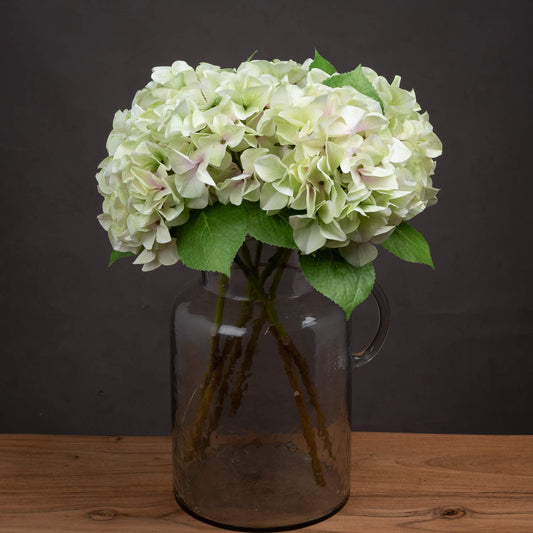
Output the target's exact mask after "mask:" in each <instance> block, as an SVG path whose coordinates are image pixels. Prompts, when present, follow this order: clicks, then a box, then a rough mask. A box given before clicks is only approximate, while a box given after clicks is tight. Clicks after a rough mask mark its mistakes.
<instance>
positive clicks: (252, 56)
mask: <svg viewBox="0 0 533 533" xmlns="http://www.w3.org/2000/svg"><path fill="white" fill-rule="evenodd" d="M255 54H257V50H254V51H253V52H252V55H251V56H250V57H249V58H248V59H247V60H246V61H245V63H247V62H248V61H251V60H252V59H253V58H254V56H255Z"/></svg>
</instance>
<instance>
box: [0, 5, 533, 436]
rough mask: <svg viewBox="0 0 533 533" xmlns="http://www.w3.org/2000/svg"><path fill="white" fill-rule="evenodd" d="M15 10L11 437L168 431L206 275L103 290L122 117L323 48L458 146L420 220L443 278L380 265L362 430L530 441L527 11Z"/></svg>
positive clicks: (3, 424) (10, 64) (8, 157)
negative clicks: (188, 322)
mask: <svg viewBox="0 0 533 533" xmlns="http://www.w3.org/2000/svg"><path fill="white" fill-rule="evenodd" d="M1 6H2V18H1V23H0V24H1V27H0V41H1V46H0V54H1V67H2V70H1V72H2V83H1V88H0V91H1V93H0V96H1V102H2V104H3V105H2V118H1V140H0V148H1V152H2V166H1V168H2V188H1V191H0V207H1V217H2V220H3V223H2V227H1V235H2V262H1V281H2V309H3V311H4V313H3V315H4V316H3V321H2V330H3V333H2V338H1V341H2V342H1V350H2V355H1V358H0V385H1V388H0V406H1V407H0V431H2V432H43V433H79V434H92V433H101V434H162V433H167V432H168V431H169V419H170V407H169V404H170V400H169V396H170V393H169V350H168V339H167V327H168V322H169V313H170V308H171V304H172V302H173V300H174V298H175V296H176V294H177V293H178V292H179V291H180V288H181V287H182V286H183V284H184V283H185V281H186V280H188V279H189V278H190V277H191V275H197V274H196V273H191V272H189V271H188V270H187V269H185V268H184V267H182V266H175V267H170V268H168V267H165V268H160V269H159V270H157V271H155V272H151V273H142V272H141V271H140V269H139V267H137V266H133V265H131V264H129V261H127V260H124V261H123V262H119V263H117V264H116V265H115V266H113V268H111V269H109V270H108V269H107V267H106V264H107V259H108V255H109V251H110V246H109V243H108V241H107V237H106V235H105V232H104V231H103V230H102V229H101V228H100V226H99V225H98V223H97V221H96V218H95V217H96V215H97V214H98V213H99V212H100V204H101V198H100V197H99V195H98V193H97V191H96V182H95V179H94V174H95V171H96V166H97V164H98V163H99V161H100V160H101V159H102V158H103V157H104V156H105V148H104V147H105V140H106V137H107V134H108V132H109V130H110V128H111V121H112V117H113V114H114V112H115V110H116V109H119V108H121V109H124V108H126V107H129V106H130V103H131V99H132V97H133V94H134V92H135V90H137V89H138V88H141V87H142V86H144V84H145V83H146V82H147V81H148V79H149V76H150V72H151V67H152V66H155V65H168V64H170V63H171V62H172V61H174V60H175V59H184V60H186V61H187V62H189V63H190V64H191V65H193V66H195V65H196V64H197V63H198V62H200V61H208V62H210V63H214V64H219V65H222V66H236V65H237V64H238V63H240V62H241V61H242V60H244V59H246V58H247V57H248V56H249V55H250V53H251V52H252V51H253V50H255V49H258V50H259V53H258V56H257V57H259V58H265V59H273V58H281V59H289V58H292V59H295V60H298V61H303V60H304V59H306V58H307V57H309V56H311V55H312V54H313V50H314V47H317V48H318V49H319V50H320V51H321V53H322V54H323V55H324V56H325V57H328V58H330V59H331V61H332V62H333V63H334V64H335V65H336V66H337V68H338V69H339V70H341V71H346V70H349V69H351V68H353V67H355V66H356V65H357V64H359V63H363V64H364V65H368V66H371V67H373V68H374V69H375V70H377V71H378V72H379V73H381V74H383V75H385V76H386V77H387V78H388V79H389V80H391V79H392V77H393V76H394V74H397V73H398V74H401V75H402V86H403V87H404V88H407V89H410V88H412V87H414V88H415V89H416V91H417V97H418V100H419V101H420V102H421V105H422V107H423V108H424V109H428V110H429V111H430V114H431V121H432V123H433V124H434V127H435V130H436V132H437V133H438V135H439V136H440V137H441V139H442V141H443V144H444V155H443V156H442V157H441V158H439V160H438V165H437V172H436V176H435V184H436V186H437V187H440V188H441V189H442V191H441V193H440V194H439V203H438V204H437V205H436V206H435V207H432V208H431V209H429V210H428V211H426V212H425V213H423V214H422V215H420V216H419V217H418V218H417V219H415V221H414V224H415V226H416V227H417V228H418V229H419V230H420V231H421V232H422V233H423V234H424V235H425V236H426V237H427V239H428V240H429V242H430V244H431V246H432V251H433V257H434V261H435V264H436V271H435V272H433V271H431V270H430V269H429V268H427V267H424V266H419V265H411V264H405V263H402V262H401V261H399V260H396V259H395V258H393V257H392V256H388V254H387V252H382V254H381V256H380V257H379V258H378V260H377V261H376V270H377V275H378V279H379V280H380V282H381V284H382V285H383V286H384V288H385V290H386V292H387V294H388V296H389V298H390V302H391V308H392V323H391V329H390V334H389V337H388V340H387V343H386V346H385V348H384V350H383V352H382V354H381V355H380V356H379V357H378V358H377V359H376V360H375V361H373V362H372V363H371V364H370V365H368V366H366V367H364V368H362V369H360V370H357V371H356V372H355V373H354V375H353V382H354V391H353V404H354V405H353V407H354V409H353V420H352V423H353V428H354V429H366V430H379V431H417V432H461V433H532V432H533V409H532V401H533V395H532V394H533V393H532V370H533V353H532V352H533V350H532V349H531V346H532V344H533V335H532V318H533V308H532V300H531V297H532V283H531V266H530V255H531V254H530V248H531V237H530V235H531V221H532V208H531V196H532V193H533V186H532V181H533V179H532V177H531V167H532V165H531V160H530V157H531V153H532V149H531V134H530V130H531V65H530V60H529V56H528V53H529V51H530V50H529V49H530V47H531V24H530V22H529V21H530V20H531V16H530V12H531V10H530V9H529V8H530V6H531V3H530V2H520V1H514V2H503V1H502V2H490V1H486V0H485V1H461V2H452V1H440V2H426V1H405V0H404V1H402V2H378V1H376V2H356V1H353V0H352V1H338V2H336V1H331V2H313V1H309V0H307V1H301V0H291V1H290V2H288V1H283V2H281V1H280V2H276V1H271V2H265V3H263V2H252V1H246V2H243V1H231V2H203V1H200V0H196V1H194V2H180V1H176V0H170V1H154V0H120V1H117V0H115V1H107V0H99V1H89V0H87V1H80V0H77V1H72V0H64V1H61V0H47V1H37V0H36V1H28V0H16V1H7V2H6V1H5V0H4V1H3V2H2V3H1ZM367 307H368V306H367ZM363 311H364V309H363ZM370 311H372V309H370ZM357 316H358V317H359V316H360V313H358V315H357ZM361 321H362V326H361V327H356V326H354V328H355V329H356V333H359V330H361V337H359V340H358V341H357V342H358V343H360V344H361V345H362V344H364V339H363V337H365V336H367V335H368V334H369V331H367V330H368V328H370V327H371V320H370V318H368V319H367V318H361Z"/></svg>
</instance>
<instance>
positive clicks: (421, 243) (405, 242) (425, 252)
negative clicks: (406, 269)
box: [382, 222, 435, 269]
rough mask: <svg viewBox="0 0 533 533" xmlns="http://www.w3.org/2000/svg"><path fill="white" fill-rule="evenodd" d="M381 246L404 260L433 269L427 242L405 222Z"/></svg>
mask: <svg viewBox="0 0 533 533" xmlns="http://www.w3.org/2000/svg"><path fill="white" fill-rule="evenodd" d="M382 246H383V247H384V248H385V249H387V250H388V251H389V252H391V253H392V254H394V255H395V256H397V257H399V258H400V259H403V260H404V261H409V262H411V263H423V264H424V265H429V266H430V267H431V268H433V269H435V266H434V265H433V260H432V259H431V253H430V251H429V244H428V243H427V241H426V239H424V237H423V236H422V234H421V233H419V232H418V231H417V230H416V229H415V228H413V226H411V225H410V224H408V223H407V222H402V223H401V224H400V225H399V226H398V227H397V228H396V229H395V230H394V231H393V232H392V234H391V236H390V237H389V238H388V239H387V240H386V241H385V242H384V243H383V245H382Z"/></svg>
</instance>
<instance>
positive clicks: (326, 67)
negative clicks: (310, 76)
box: [309, 48, 337, 74]
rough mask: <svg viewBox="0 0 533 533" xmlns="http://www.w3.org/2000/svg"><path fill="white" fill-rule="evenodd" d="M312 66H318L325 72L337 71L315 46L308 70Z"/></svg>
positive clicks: (333, 72)
mask: <svg viewBox="0 0 533 533" xmlns="http://www.w3.org/2000/svg"><path fill="white" fill-rule="evenodd" d="M312 68H318V69H320V70H323V71H324V72H326V73H327V74H335V72H337V69H336V68H335V67H334V66H333V65H332V64H331V63H330V62H329V61H328V60H327V59H324V58H323V57H322V56H321V55H320V54H319V53H318V50H317V49H316V48H315V58H314V59H313V61H312V62H311V64H310V65H309V70H311V69H312Z"/></svg>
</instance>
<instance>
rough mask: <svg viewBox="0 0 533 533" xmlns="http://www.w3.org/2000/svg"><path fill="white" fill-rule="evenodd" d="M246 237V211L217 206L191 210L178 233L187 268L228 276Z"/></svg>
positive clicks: (234, 207) (181, 256) (233, 206)
mask: <svg viewBox="0 0 533 533" xmlns="http://www.w3.org/2000/svg"><path fill="white" fill-rule="evenodd" d="M245 237H246V210H245V208H244V207H243V206H242V205H241V206H236V205H232V204H228V205H224V204H221V203H216V204H214V205H211V206H208V207H206V208H205V209H201V210H200V209H197V210H191V218H190V219H189V221H188V222H187V223H186V224H183V225H182V226H178V228H177V230H176V245H177V247H178V255H179V257H180V259H181V260H182V261H183V263H184V264H185V266H188V267H189V268H194V269H196V270H209V271H213V272H221V273H222V274H226V276H229V275H230V267H231V263H232V262H233V259H234V258H235V256H236V255H237V252H238V251H239V248H240V247H241V246H242V243H243V242H244V239H245Z"/></svg>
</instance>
